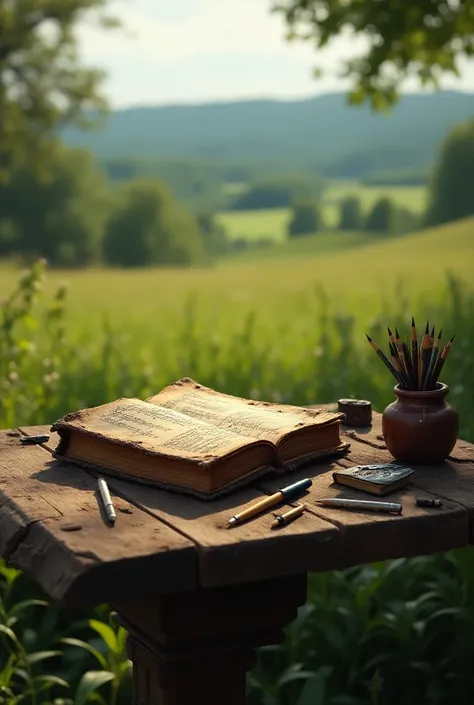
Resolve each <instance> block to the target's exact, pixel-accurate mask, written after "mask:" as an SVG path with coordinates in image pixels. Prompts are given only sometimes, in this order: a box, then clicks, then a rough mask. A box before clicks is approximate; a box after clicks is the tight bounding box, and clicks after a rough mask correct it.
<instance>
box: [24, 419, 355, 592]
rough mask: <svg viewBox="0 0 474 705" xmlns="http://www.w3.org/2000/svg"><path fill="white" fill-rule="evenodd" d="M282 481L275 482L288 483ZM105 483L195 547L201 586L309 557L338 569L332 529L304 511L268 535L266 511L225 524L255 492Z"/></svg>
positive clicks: (277, 571) (290, 569)
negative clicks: (205, 492)
mask: <svg viewBox="0 0 474 705" xmlns="http://www.w3.org/2000/svg"><path fill="white" fill-rule="evenodd" d="M48 429H49V427H48V426H36V427H30V428H28V429H22V431H23V432H24V433H29V434H30V435H31V434H33V433H47V432H49V431H48ZM50 435H51V438H50V441H49V443H48V447H49V448H50V449H51V450H53V449H54V448H55V447H56V445H57V442H58V436H57V434H55V433H54V432H53V433H51V434H50ZM69 465H70V464H69ZM286 477H287V476H285V480H280V483H281V482H283V483H284V484H285V483H286V484H289V483H290V482H291V481H292V480H290V479H288V481H287V480H286ZM291 477H292V475H291ZM107 482H108V485H109V487H110V489H111V490H112V491H113V492H114V493H115V494H117V495H119V496H121V497H123V498H124V499H125V500H127V501H129V502H130V503H131V504H133V505H134V506H136V507H139V508H141V509H143V510H145V511H146V512H147V513H149V514H150V515H152V516H154V517H156V518H157V519H159V520H160V521H162V522H164V523H166V524H167V525H169V526H172V527H173V528H175V529H176V530H177V531H179V532H180V533H181V534H182V535H183V536H186V537H188V538H189V540H190V541H192V542H193V543H194V544H195V545H196V547H197V550H198V565H199V583H200V584H201V585H203V586H205V587H215V586H220V585H232V584H237V583H245V582H249V581H257V580H263V579H268V578H272V577H277V576H282V575H290V574H293V573H298V572H306V564H307V561H308V556H310V555H311V556H312V555H314V556H316V557H317V559H316V563H317V566H318V570H332V569H335V568H340V567H341V566H342V565H343V563H342V553H341V550H340V548H341V547H340V541H339V539H340V537H339V531H338V529H337V527H335V526H334V525H333V524H331V523H329V522H327V521H325V520H324V519H321V518H320V517H318V516H315V515H314V514H310V513H305V514H304V515H303V516H302V517H300V518H299V519H298V520H297V521H295V522H293V523H292V524H289V525H288V526H285V527H283V528H281V529H277V530H273V531H272V530H271V529H270V525H271V522H272V520H273V518H274V515H273V514H272V513H271V512H270V513H267V514H264V515H262V516H260V517H258V518H256V519H254V520H252V521H250V522H248V523H247V524H242V525H241V526H237V527H234V528H232V529H228V528H227V522H228V520H229V519H230V517H231V516H232V515H233V514H235V513H236V512H237V511H239V510H241V509H244V508H245V507H246V506H248V505H249V504H251V503H253V502H255V500H257V499H260V498H261V497H262V494H263V491H262V490H260V489H259V488H255V487H253V488H252V487H249V488H246V489H242V490H239V491H238V492H235V493H234V494H232V495H229V496H227V497H223V498H221V499H216V500H213V501H212V503H209V502H203V501H202V500H199V499H194V498H192V497H186V496H183V495H179V494H177V493H172V492H166V491H164V490H159V489H156V488H150V487H147V486H145V485H142V484H139V483H133V482H128V481H123V480H118V479H117V478H113V477H109V478H108V479H107ZM280 486H281V484H280V485H279V487H280Z"/></svg>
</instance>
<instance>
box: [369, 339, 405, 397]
mask: <svg viewBox="0 0 474 705" xmlns="http://www.w3.org/2000/svg"><path fill="white" fill-rule="evenodd" d="M365 336H366V338H367V340H368V341H369V343H370V345H371V347H372V348H373V349H374V350H375V352H376V353H377V355H378V356H379V358H380V359H381V360H382V362H383V364H384V365H385V366H386V368H387V369H388V370H389V371H390V372H391V373H392V375H393V376H394V377H395V379H396V380H397V382H398V383H399V384H402V380H401V377H400V375H399V374H398V372H397V371H396V369H395V368H394V366H393V365H392V363H391V362H390V360H388V358H387V357H386V355H385V354H384V352H383V351H382V349H381V347H380V346H379V345H377V343H376V342H375V341H374V340H372V338H371V337H370V335H367V333H366V334H365Z"/></svg>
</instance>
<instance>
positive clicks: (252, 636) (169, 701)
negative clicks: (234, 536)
mask: <svg viewBox="0 0 474 705" xmlns="http://www.w3.org/2000/svg"><path fill="white" fill-rule="evenodd" d="M305 601H306V575H297V576H289V577H284V578H278V579H275V580H268V581H264V582H259V583H249V584H245V585H236V586H230V587H226V588H219V589H212V590H210V589H199V590H196V591H194V592H188V593H180V594H176V595H159V596H157V597H156V599H154V600H136V601H135V600H129V601H126V602H122V603H120V604H115V605H114V606H113V607H114V609H116V610H117V612H118V619H119V621H120V622H121V623H122V624H123V625H124V626H125V627H126V629H127V630H128V632H129V636H128V648H129V654H130V658H131V659H132V661H133V690H134V705H190V704H191V703H193V704H196V705H244V703H245V676H246V672H247V671H248V670H250V669H252V668H253V667H254V666H255V663H256V653H255V649H256V648H257V647H258V646H263V645H264V644H276V643H279V642H282V641H283V640H284V633H283V627H285V626H286V625H287V624H289V623H290V622H291V621H292V620H293V619H294V618H295V617H296V613H297V607H298V606H299V605H302V604H304V602H305Z"/></svg>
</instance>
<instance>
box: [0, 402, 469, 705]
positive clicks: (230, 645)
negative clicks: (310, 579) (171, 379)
mask: <svg viewBox="0 0 474 705" xmlns="http://www.w3.org/2000/svg"><path fill="white" fill-rule="evenodd" d="M330 406H331V405H330ZM48 431H49V426H42V427H29V428H20V429H18V430H14V431H3V432H0V554H1V555H3V556H4V557H5V558H6V559H7V560H8V561H10V562H11V564H13V565H15V566H17V567H19V568H21V569H22V570H25V571H26V572H27V573H29V574H30V575H31V576H32V577H33V578H34V579H35V580H36V581H37V582H38V583H39V584H40V585H41V586H42V587H43V588H44V589H45V590H46V592H47V593H49V595H50V596H51V597H52V598H55V599H57V600H59V601H61V602H62V603H63V604H64V605H65V606H68V605H70V606H81V605H87V604H94V603H99V602H108V603H110V604H111V605H112V607H113V608H114V609H116V610H117V612H118V614H119V616H120V619H121V620H122V621H123V624H124V625H125V626H126V628H127V629H128V631H129V653H130V658H131V659H132V660H133V663H134V669H133V683H134V702H135V704H136V705H184V704H185V703H188V702H195V703H206V705H222V703H226V705H242V704H243V703H244V701H245V674H246V671H247V670H249V669H251V668H253V666H254V664H255V649H256V647H258V646H261V645H263V644H270V643H277V642H279V641H282V640H283V638H284V635H283V631H282V630H283V628H284V627H285V626H286V625H287V624H289V623H290V622H291V621H292V620H293V619H294V617H295V616H296V612H297V608H298V606H299V605H302V604H303V603H304V602H305V600H306V574H307V572H308V571H326V570H333V569H341V568H345V567H348V566H354V565H356V564H359V563H368V562H371V561H379V560H384V559H388V558H396V557H401V556H415V555H420V554H429V553H433V552H438V551H445V550H448V549H452V548H455V547H460V546H465V545H467V544H469V543H472V541H473V536H474V528H473V527H474V522H473V519H474V446H473V445H470V444H468V443H466V442H463V441H458V443H457V445H456V447H455V449H454V451H453V454H452V457H451V458H450V459H449V460H448V461H447V462H446V463H445V464H443V465H440V466H437V467H425V468H418V469H416V473H415V480H414V482H413V484H412V485H411V486H409V488H405V489H404V490H402V491H400V492H396V493H394V494H391V495H390V497H391V498H392V497H393V500H394V501H397V500H398V501H402V503H403V514H402V515H401V516H396V515H387V514H380V515H378V514H373V513H355V512H349V511H344V510H330V509H326V508H322V507H319V506H316V505H315V504H314V500H315V499H317V498H319V497H322V496H344V497H360V496H361V494H360V493H357V492H356V491H353V490H350V489H340V488H337V487H336V486H334V485H332V477H331V471H332V469H333V468H335V467H337V466H338V465H340V466H344V467H350V466H351V465H355V464H359V463H367V462H383V461H389V460H391V459H392V458H391V456H390V454H389V453H388V451H387V450H386V448H385V445H384V442H383V438H382V436H381V423H380V415H378V414H374V420H373V426H372V427H371V428H366V429H351V428H350V427H347V426H346V427H343V433H344V434H348V435H349V436H350V440H351V443H352V445H351V451H350V453H349V454H348V455H347V456H346V457H344V458H342V459H338V460H337V461H336V462H323V463H319V464H315V465H313V466H311V467H310V468H309V469H308V468H306V469H304V470H302V471H298V472H296V473H294V474H293V475H292V478H294V479H295V480H296V479H300V478H303V477H307V476H310V477H312V478H313V486H312V488H311V490H310V491H309V493H308V495H307V497H306V498H305V503H306V504H307V506H308V510H307V512H306V513H305V514H304V515H303V516H302V517H300V518H299V519H297V520H296V521H295V522H294V523H293V524H290V525H288V526H287V527H283V528H281V529H279V530H275V531H271V530H270V528H269V526H270V522H271V519H272V518H273V517H272V516H271V515H265V516H263V517H260V518H258V519H255V520H254V521H252V522H250V523H249V524H244V525H242V526H239V527H236V528H233V529H231V530H228V529H227V528H226V523H227V520H228V518H229V517H230V516H231V515H233V514H234V513H235V511H236V510H237V509H242V508H243V507H245V506H247V505H248V504H249V503H250V502H252V501H254V500H255V499H256V498H258V497H260V496H262V494H265V493H271V492H272V491H275V490H276V489H278V488H279V487H281V486H282V484H287V483H286V482H285V483H283V482H282V479H281V478H277V479H271V480H268V479H267V480H264V481H261V482H259V483H258V484H257V485H256V486H254V487H250V488H247V489H244V490H241V491H239V492H237V493H235V494H234V495H232V496H229V497H226V498H223V499H219V500H216V501H213V502H212V504H209V503H205V502H202V501H199V500H194V499H190V498H184V497H181V496H179V495H174V494H172V493H169V492H165V491H161V490H155V489H150V488H149V487H146V486H140V485H137V484H133V483H129V482H124V481H120V480H116V479H112V478H111V479H110V482H109V485H110V488H111V490H112V491H113V494H114V495H115V497H114V503H115V505H116V510H117V522H116V524H115V526H114V527H112V528H110V527H108V526H107V525H106V523H105V522H104V518H103V516H102V514H101V511H100V505H99V503H98V500H97V495H96V480H95V479H94V477H93V476H92V475H90V474H88V473H87V472H85V471H83V470H81V469H79V468H78V467H75V466H74V465H72V464H65V463H63V462H60V461H57V460H54V459H53V458H52V457H51V454H50V453H51V450H52V449H53V448H54V447H55V446H56V443H57V438H55V437H54V434H53V435H52V436H51V440H50V441H49V443H48V444H45V445H43V446H23V445H20V442H19V437H20V435H21V434H26V435H31V434H34V433H39V432H43V433H44V432H48ZM418 495H423V496H428V497H435V496H436V497H441V498H442V499H443V506H442V508H441V509H427V508H421V507H418V506H416V504H415V501H414V498H415V497H416V496H418ZM365 496H367V495H364V497H365Z"/></svg>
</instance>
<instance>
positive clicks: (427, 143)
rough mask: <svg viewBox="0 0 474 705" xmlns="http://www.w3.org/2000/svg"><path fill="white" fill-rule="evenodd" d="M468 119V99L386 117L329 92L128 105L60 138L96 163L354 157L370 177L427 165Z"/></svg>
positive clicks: (451, 95)
mask: <svg viewBox="0 0 474 705" xmlns="http://www.w3.org/2000/svg"><path fill="white" fill-rule="evenodd" d="M473 115H474V94H471V93H462V92H456V91H440V92H438V93H426V94H406V95H404V96H402V98H401V100H400V102H399V103H398V105H397V106H395V108H394V109H393V110H392V112H391V113H389V114H374V113H372V112H371V111H370V109H369V108H368V107H366V106H362V107H356V106H349V105H347V103H346V97H345V95H344V94H343V93H336V94H326V95H321V96H317V97H314V98H310V99H306V100H293V101H278V100H251V101H240V102H232V103H209V104H202V105H177V106H172V105H170V106H145V107H133V108H129V109H124V110H117V111H115V112H114V113H113V114H112V115H111V116H110V117H109V119H108V122H107V124H106V126H105V128H103V129H101V130H100V131H97V132H80V131H78V130H75V129H72V128H67V129H66V130H65V131H64V133H63V138H64V140H65V142H66V143H67V144H69V145H71V146H81V147H86V148H89V149H90V150H91V151H92V152H94V153H95V154H96V155H97V156H98V157H99V158H100V159H101V160H103V159H110V158H114V157H126V158H131V157H135V158H137V157H143V158H153V157H155V158H156V157H197V158H203V159H204V158H205V159H247V158H248V159H252V160H258V161H265V162H272V161H273V162H277V163H280V164H283V163H284V164H286V165H287V166H288V165H290V166H296V165H301V164H302V163H304V164H306V165H311V164H313V165H314V166H315V167H316V166H320V165H322V164H328V163H333V164H334V162H337V160H341V161H342V162H344V161H346V162H347V160H348V159H349V162H350V160H351V158H352V159H356V160H358V159H359V158H362V159H365V161H366V162H367V169H368V170H369V171H370V170H371V169H374V168H380V167H381V166H385V168H389V169H403V168H407V167H409V168H417V167H420V168H422V167H427V166H429V165H430V164H431V163H432V161H433V155H434V152H435V150H436V149H437V147H438V145H439V142H440V140H442V139H443V137H444V136H445V134H446V132H447V131H448V130H449V129H450V128H451V127H452V126H453V125H454V124H455V123H457V122H461V121H465V120H466V119H468V118H470V117H471V116H473ZM361 155H362V156H361ZM359 161H360V159H359ZM373 162H375V164H374V163H373ZM369 167H370V168H369ZM346 175H347V169H346Z"/></svg>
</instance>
